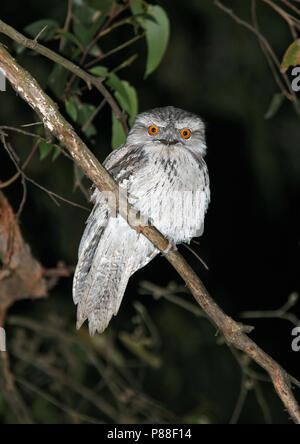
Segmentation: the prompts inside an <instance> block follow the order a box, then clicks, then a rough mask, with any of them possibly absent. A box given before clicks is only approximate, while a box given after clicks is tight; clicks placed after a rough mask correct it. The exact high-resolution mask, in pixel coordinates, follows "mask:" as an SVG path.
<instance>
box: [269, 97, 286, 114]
mask: <svg viewBox="0 0 300 444" xmlns="http://www.w3.org/2000/svg"><path fill="white" fill-rule="evenodd" d="M284 99H285V96H284V95H283V94H282V93H277V94H275V95H274V96H273V98H272V101H271V103H270V106H269V109H268V111H267V112H266V114H265V119H272V117H274V116H275V114H277V112H278V111H279V109H280V107H281V105H282V104H283V102H284Z"/></svg>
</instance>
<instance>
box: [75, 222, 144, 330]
mask: <svg viewBox="0 0 300 444" xmlns="http://www.w3.org/2000/svg"><path fill="white" fill-rule="evenodd" d="M124 224H125V222H124ZM124 228H125V229H126V231H127V232H126V236H124V235H122V233H121V232H120V218H110V219H109V222H108V224H107V226H106V227H105V228H103V230H102V232H101V233H100V236H99V232H98V233H97V230H96V232H95V233H91V235H90V236H89V237H88V240H86V241H85V246H84V247H82V248H81V249H80V250H81V251H80V257H79V262H78V265H77V268H76V272H75V277H74V287H73V296H74V302H75V304H78V307H77V328H78V329H79V328H80V327H81V325H82V324H83V323H84V321H85V320H86V319H88V320H89V330H90V334H91V335H93V334H95V332H96V331H98V332H99V333H102V332H103V331H104V330H105V328H106V327H107V326H108V324H109V322H110V320H111V318H112V316H113V315H116V314H117V312H118V310H119V307H120V304H121V301H122V298H123V295H124V292H125V289H126V286H127V283H128V280H129V278H130V276H131V274H132V273H133V271H135V270H134V264H133V262H134V245H136V241H137V237H136V233H135V232H134V231H133V230H131V229H130V228H129V227H127V226H125V227H124ZM87 229H89V227H87ZM121 230H122V228H121Z"/></svg>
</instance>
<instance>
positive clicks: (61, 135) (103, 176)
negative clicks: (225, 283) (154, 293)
mask: <svg viewBox="0 0 300 444" xmlns="http://www.w3.org/2000/svg"><path fill="white" fill-rule="evenodd" d="M12 35H13V34H12ZM0 68H1V69H2V71H3V72H4V73H5V75H6V77H7V79H8V80H9V81H10V83H11V84H12V86H13V87H14V89H15V90H16V91H17V92H18V93H19V94H20V96H21V97H22V98H23V99H24V100H25V101H26V102H27V103H28V104H29V105H30V106H31V107H32V108H33V109H34V110H35V111H36V112H37V114H38V115H39V116H40V118H41V119H42V121H43V123H44V125H45V127H46V128H47V129H48V130H49V131H50V132H51V133H52V134H53V135H54V136H56V137H57V138H58V139H59V140H60V141H61V142H62V143H63V144H64V145H65V146H66V147H67V149H68V150H69V152H70V153H71V155H72V157H73V159H74V161H75V162H76V163H77V164H78V165H79V166H80V167H81V168H82V170H83V171H84V172H85V173H86V175H87V176H88V177H89V178H90V179H91V180H92V181H93V182H94V184H95V185H96V186H97V187H98V188H99V190H101V191H107V190H109V191H112V192H113V193H114V194H115V196H116V198H118V199H119V202H120V207H119V208H120V214H121V216H122V217H124V218H125V219H126V220H127V215H128V211H130V212H132V214H136V211H135V210H134V209H133V208H132V206H131V205H130V204H129V202H128V201H127V199H126V198H125V197H123V196H119V187H118V185H117V183H116V182H115V181H114V180H113V178H112V177H111V176H110V175H109V173H108V172H107V171H106V170H105V168H104V167H103V166H102V165H101V164H100V163H99V161H98V160H97V159H96V158H95V156H94V155H93V154H92V153H91V152H90V150H89V149H88V147H87V146H86V145H85V144H84V143H83V141H82V140H81V139H80V138H79V137H78V136H77V134H76V133H75V131H74V129H73V128H72V126H71V125H70V124H69V123H68V122H67V121H66V120H65V119H64V118H63V117H62V115H61V114H60V113H59V112H58V109H57V106H56V105H55V103H54V102H53V101H52V100H51V99H50V98H49V97H48V96H47V95H46V94H45V93H44V92H43V91H42V89H41V88H40V87H39V85H38V83H37V82H36V80H35V79H34V78H33V77H32V76H31V75H30V74H29V73H28V72H27V71H25V70H24V69H23V68H21V67H20V66H19V65H18V63H17V62H16V61H15V60H14V58H13V57H12V56H11V55H10V54H9V53H8V52H7V51H6V50H5V49H4V47H3V46H0ZM128 223H129V222H128ZM129 225H130V226H132V228H133V229H136V230H137V231H139V232H141V233H142V234H143V235H145V236H146V237H147V238H148V239H149V240H150V241H151V242H152V244H153V245H154V246H155V247H156V248H157V249H159V250H160V251H161V252H164V251H166V250H167V248H168V244H169V242H168V241H167V240H166V239H164V237H163V236H162V235H161V234H160V233H159V232H158V231H157V230H156V229H155V228H154V227H151V226H150V225H149V226H141V225H139V226H137V227H136V226H134V225H131V224H130V223H129ZM166 259H167V260H168V261H169V262H170V263H171V264H172V265H173V267H174V268H175V269H176V270H177V272H178V273H179V274H180V276H181V277H182V278H183V279H184V281H185V283H186V285H187V287H188V288H189V289H190V291H191V293H192V294H193V296H194V298H195V299H196V301H197V302H198V304H199V305H200V306H201V307H202V309H203V311H204V312H205V313H206V314H207V316H208V317H209V319H210V320H211V321H212V322H213V323H214V324H215V325H216V326H217V328H218V329H219V330H220V331H222V333H223V334H224V336H225V339H226V341H227V342H228V344H231V345H233V346H235V347H236V348H237V349H239V350H241V351H243V352H245V353H246V354H247V355H248V356H249V357H251V358H252V359H253V360H254V361H255V362H256V363H258V364H259V365H260V366H261V367H263V368H264V369H265V370H266V371H267V372H268V373H269V375H270V378H271V380H272V382H273V384H274V387H275V389H276V391H277V393H278V395H279V397H280V398H281V400H282V402H283V403H284V405H285V407H286V409H287V410H288V412H289V414H290V416H291V418H292V419H293V420H294V422H296V423H298V424H300V409H299V406H298V404H297V402H296V400H295V398H294V396H293V393H292V390H291V381H290V377H289V375H288V374H287V373H286V371H285V370H284V369H283V368H282V367H281V366H280V365H279V364H278V363H277V362H276V361H274V360H273V359H272V358H271V357H270V356H268V355H267V354H266V353H265V352H264V351H263V350H261V348H260V347H259V346H258V345H257V344H256V343H255V342H253V341H252V340H251V339H250V338H249V337H248V336H247V335H246V334H245V331H249V329H247V328H246V327H245V326H243V325H241V324H239V323H237V322H235V321H234V320H233V319H231V318H230V317H229V316H227V315H226V314H225V313H224V312H223V311H222V309H221V308H220V307H219V306H218V305H217V304H216V303H215V302H214V300H213V299H212V298H211V296H210V295H209V294H208V292H207V290H206V288H205V287H204V285H203V283H202V282H201V280H200V279H199V277H198V276H197V275H196V274H195V272H194V271H193V270H192V268H191V267H190V266H189V264H188V263H187V262H186V261H185V260H184V258H183V257H182V256H181V255H180V254H179V253H178V252H177V251H170V252H169V253H168V254H167V255H166Z"/></svg>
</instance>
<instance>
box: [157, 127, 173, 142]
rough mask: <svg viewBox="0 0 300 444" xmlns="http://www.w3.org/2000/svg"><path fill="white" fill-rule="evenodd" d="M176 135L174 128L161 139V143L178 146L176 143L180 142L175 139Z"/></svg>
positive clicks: (169, 129)
mask: <svg viewBox="0 0 300 444" xmlns="http://www.w3.org/2000/svg"><path fill="white" fill-rule="evenodd" d="M174 133H175V128H174V127H170V128H168V130H167V132H166V133H165V134H164V137H163V138H162V139H159V141H160V142H161V143H163V144H164V145H176V143H178V140H176V139H174Z"/></svg>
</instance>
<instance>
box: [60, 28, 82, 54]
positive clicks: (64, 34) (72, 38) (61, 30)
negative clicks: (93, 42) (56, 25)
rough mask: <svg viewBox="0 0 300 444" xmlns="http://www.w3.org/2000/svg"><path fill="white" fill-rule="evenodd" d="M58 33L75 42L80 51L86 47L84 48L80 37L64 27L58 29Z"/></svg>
mask: <svg viewBox="0 0 300 444" xmlns="http://www.w3.org/2000/svg"><path fill="white" fill-rule="evenodd" d="M57 34H58V35H63V36H64V37H65V38H66V39H67V40H69V41H70V42H72V43H74V44H75V45H76V46H77V47H78V48H79V49H80V51H82V52H83V51H84V48H83V46H82V44H81V43H80V41H79V39H78V38H77V37H76V36H75V35H74V34H72V33H71V32H67V31H65V30H64V29H58V30H57Z"/></svg>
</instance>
